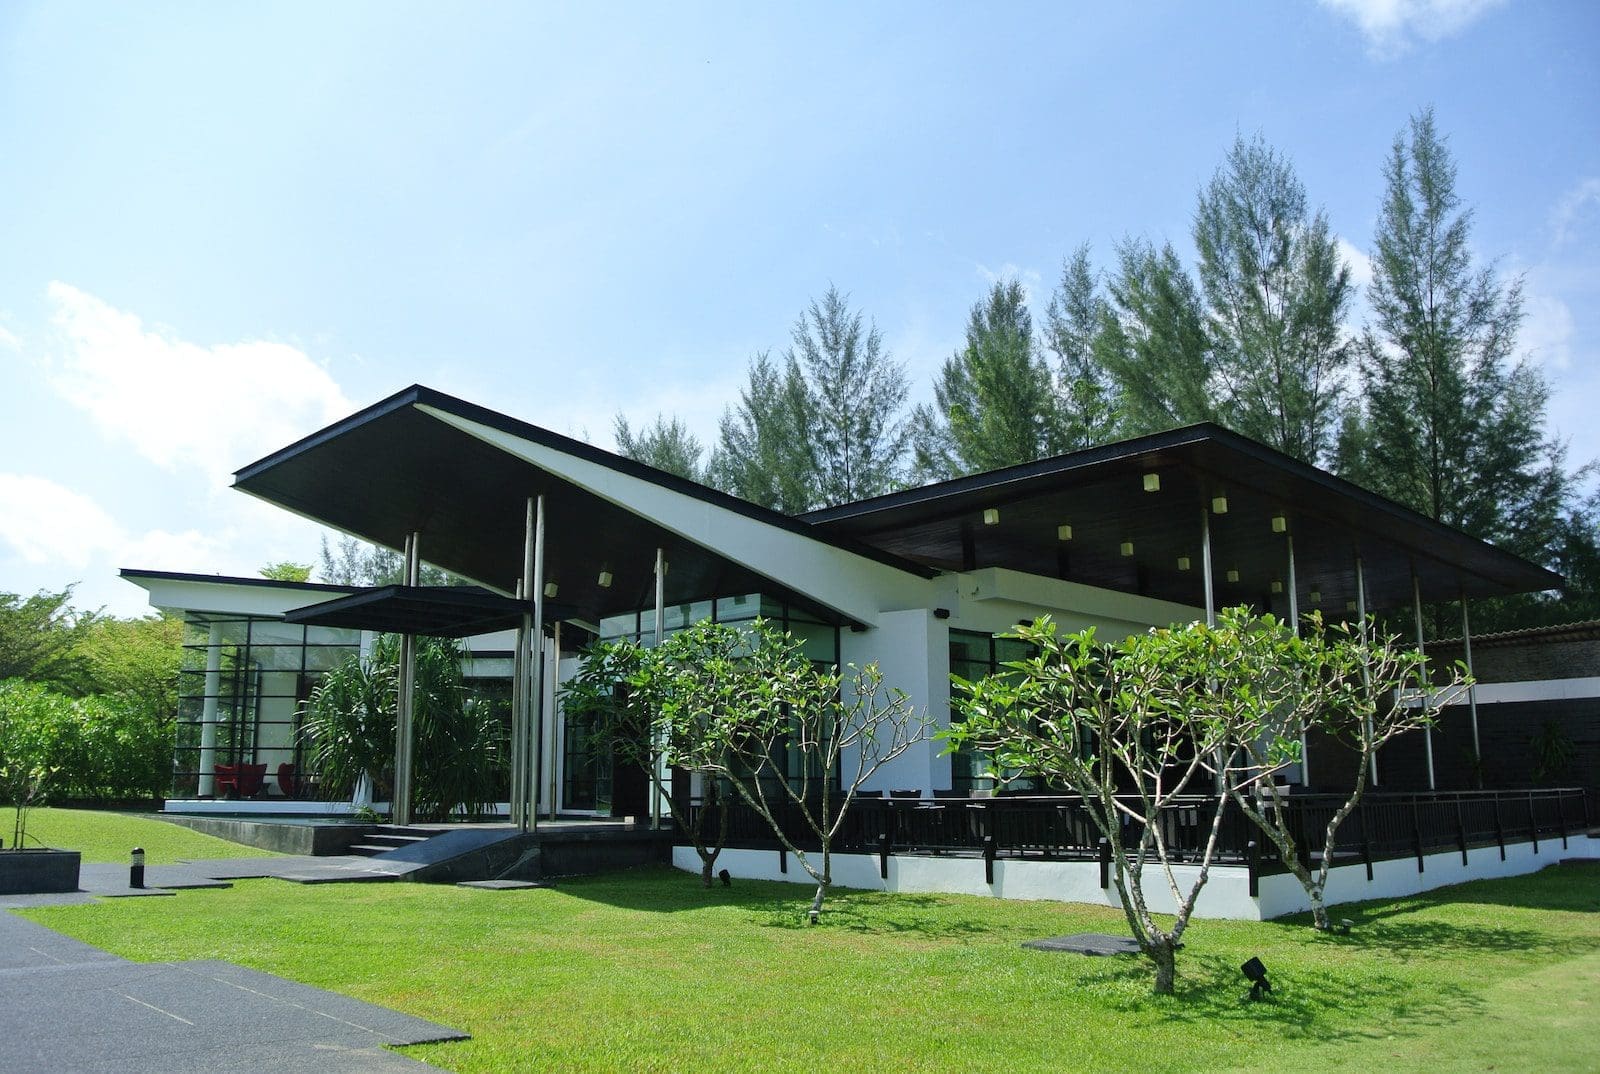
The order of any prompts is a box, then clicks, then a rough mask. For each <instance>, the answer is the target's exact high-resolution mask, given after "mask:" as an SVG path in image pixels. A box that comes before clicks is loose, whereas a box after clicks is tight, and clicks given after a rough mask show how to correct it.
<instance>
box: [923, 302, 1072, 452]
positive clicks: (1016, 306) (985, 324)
mask: <svg viewBox="0 0 1600 1074" xmlns="http://www.w3.org/2000/svg"><path fill="white" fill-rule="evenodd" d="M933 392H934V405H933V406H932V407H929V406H926V405H923V406H919V407H918V408H917V411H916V414H915V415H914V416H913V419H912V421H913V423H914V424H915V426H916V428H917V436H916V472H917V475H918V476H919V477H921V478H923V479H925V480H940V479H943V478H948V477H956V476H958V475H961V474H970V473H977V472H980V471H984V470H994V469H998V468H999V467H1002V466H1011V465H1014V464H1016V463H1023V462H1031V461H1033V460H1034V459H1037V458H1040V457H1042V456H1044V455H1047V454H1049V453H1050V451H1051V449H1052V448H1053V447H1054V445H1055V442H1056V439H1057V436H1058V432H1057V430H1058V429H1059V421H1060V419H1059V417H1058V415H1057V409H1056V399H1055V393H1054V391H1053V390H1052V386H1051V378H1050V370H1049V368H1048V367H1047V366H1046V365H1045V363H1044V360H1043V359H1042V358H1041V357H1040V356H1039V351H1038V347H1037V345H1036V343H1035V341H1034V336H1033V315H1032V314H1030V313H1029V312H1028V305H1027V300H1026V295H1025V293H1024V292H1023V289H1022V285H1021V284H1020V283H1018V282H1017V281H1016V280H1007V281H1000V282H998V283H996V284H995V285H994V286H993V287H991V288H990V290H989V294H988V297H987V298H985V299H984V300H983V301H981V302H979V303H977V304H976V305H974V306H973V307H972V313H971V315H970V316H969V317H968V319H967V339H966V345H965V346H963V347H962V349H961V350H959V351H957V352H956V353H955V354H953V355H951V356H950V357H949V358H948V359H946V360H945V363H944V366H943V368H942V369H941V370H940V372H939V377H938V379H937V380H936V381H935V382H934V389H933Z"/></svg>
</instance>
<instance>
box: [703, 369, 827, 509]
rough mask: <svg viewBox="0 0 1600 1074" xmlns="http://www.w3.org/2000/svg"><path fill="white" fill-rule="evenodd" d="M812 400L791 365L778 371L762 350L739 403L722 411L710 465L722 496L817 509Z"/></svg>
mask: <svg viewBox="0 0 1600 1074" xmlns="http://www.w3.org/2000/svg"><path fill="white" fill-rule="evenodd" d="M810 424H811V415H810V400H809V398H808V396H807V392H806V386H805V381H804V380H803V379H802V378H801V377H800V373H799V371H798V370H797V369H795V368H794V367H793V365H792V364H789V365H787V366H786V367H785V368H780V367H778V366H777V365H776V364H774V363H773V361H772V357H771V355H769V354H768V353H767V352H765V351H763V352H762V353H760V354H757V355H756V356H755V357H754V358H752V359H750V379H749V382H748V383H747V384H746V385H745V386H744V388H742V389H740V391H739V402H738V403H737V404H736V405H734V406H731V407H729V408H728V409H727V410H725V411H723V414H722V421H721V423H720V426H719V429H718V438H717V448H716V450H715V451H713V452H712V454H711V461H710V463H709V464H708V466H707V467H706V469H707V472H708V474H707V476H708V478H709V480H710V483H711V484H713V485H715V486H716V487H717V488H719V489H722V490H723V491H724V492H730V493H732V494H733V495H735V496H739V497H741V498H743V499H746V500H749V501H750V502H751V503H755V504H760V505H761V506H762V507H770V508H772V509H773V510H776V511H783V512H785V513H786V514H798V513H799V512H801V511H806V510H809V509H810V508H812V507H813V506H815V505H816V471H817V464H816V456H815V455H814V453H813V452H812V450H811V439H810Z"/></svg>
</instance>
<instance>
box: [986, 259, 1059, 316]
mask: <svg viewBox="0 0 1600 1074" xmlns="http://www.w3.org/2000/svg"><path fill="white" fill-rule="evenodd" d="M974 267H975V268H976V269H977V270H978V277H979V278H980V279H982V280H983V281H984V282H985V283H987V284H989V286H991V287H993V286H994V285H995V284H997V283H1002V282H1006V283H1009V282H1010V281H1012V280H1016V281H1017V282H1018V283H1020V284H1021V285H1022V300H1023V301H1024V302H1026V303H1027V304H1028V308H1029V309H1030V310H1032V311H1033V315H1034V316H1035V317H1037V316H1038V315H1039V313H1040V310H1041V309H1042V308H1043V307H1041V306H1040V305H1039V296H1040V295H1042V294H1043V293H1044V277H1043V276H1042V275H1040V274H1039V272H1038V271H1037V270H1035V269H1025V268H1023V267H1021V266H1020V265H1014V264H1012V263H1011V262H1010V261H1007V262H1006V263H1005V264H1003V265H1001V266H1000V267H999V268H998V269H992V268H990V267H989V266H988V265H984V264H979V265H976V266H974Z"/></svg>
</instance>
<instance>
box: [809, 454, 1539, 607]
mask: <svg viewBox="0 0 1600 1074" xmlns="http://www.w3.org/2000/svg"><path fill="white" fill-rule="evenodd" d="M1147 473H1154V474H1156V475H1158V477H1159V479H1160V489H1159V491H1157V492H1146V491H1145V489H1144V482H1143V475H1145V474H1147ZM1216 496H1225V497H1226V498H1227V501H1228V509H1227V512H1226V513H1225V514H1221V515H1213V516H1212V517H1211V519H1210V526H1211V536H1212V555H1213V563H1214V565H1215V569H1216V576H1215V577H1216V580H1215V586H1216V593H1217V601H1218V603H1219V605H1224V606H1225V605H1230V604H1235V603H1253V604H1257V605H1259V606H1263V607H1273V606H1280V607H1281V606H1282V605H1283V604H1284V603H1285V598H1284V597H1283V596H1276V597H1275V596H1274V594H1273V593H1272V583H1273V582H1275V581H1277V582H1282V583H1285V584H1286V581H1287V580H1286V568H1287V558H1288V557H1287V548H1286V543H1285V536H1287V535H1292V536H1293V538H1294V552H1295V565H1296V579H1297V582H1298V586H1297V589H1298V590H1299V593H1300V608H1301V611H1302V612H1309V611H1311V610H1313V608H1314V607H1315V608H1320V609H1323V610H1327V611H1330V612H1333V613H1340V614H1342V613H1343V611H1344V609H1345V605H1346V602H1347V601H1353V600H1355V598H1356V582H1355V557H1356V556H1357V555H1360V556H1361V560H1362V575H1363V579H1364V582H1365V586H1366V591H1367V603H1368V607H1369V608H1372V609H1383V608H1389V607H1399V606H1402V605H1406V604H1409V603H1410V602H1411V599H1412V571H1413V570H1415V572H1416V576H1417V579H1418V582H1419V584H1420V588H1421V592H1422V598H1423V600H1425V601H1445V600H1455V599H1456V598H1457V597H1458V596H1460V595H1461V594H1462V593H1465V594H1466V595H1467V596H1469V597H1490V596H1505V595H1509V594H1513V593H1528V592H1537V591H1541V590H1548V589H1552V588H1556V587H1559V586H1560V585H1562V579H1561V577H1560V575H1557V574H1555V573H1554V572H1551V571H1548V570H1546V569H1544V568H1543V567H1540V566H1537V565H1535V564H1533V563H1529V562H1528V561H1527V560H1524V559H1522V558H1521V557H1519V556H1516V555H1513V554H1511V553H1509V552H1505V551H1502V550H1500V549H1498V548H1495V547H1494V546H1492V545H1489V544H1487V543H1485V542H1483V541H1480V540H1478V539H1476V538H1473V537H1469V536H1468V535H1466V534H1464V533H1462V532H1460V531H1459V530H1455V529H1452V528H1451V527H1449V526H1445V525H1442V524H1441V523H1438V522H1435V521H1434V520H1432V519H1430V518H1427V517H1425V516H1423V515H1421V514H1418V513H1417V512H1415V511H1412V510H1409V509H1408V508H1405V507H1402V506H1400V505H1399V504H1396V503H1394V502H1392V501H1390V500H1387V499H1385V498H1383V497H1381V496H1377V495H1375V494H1373V493H1370V492H1368V491H1366V490H1364V489H1362V488H1360V487H1358V486H1356V485H1353V484H1351V483H1350V482H1348V481H1345V480H1343V479H1341V478H1338V477H1335V476H1334V475H1332V474H1330V473H1327V472H1326V471H1323V470H1319V469H1317V468H1315V467H1312V466H1307V465H1306V464H1304V463H1301V462H1298V461H1296V460H1294V459H1291V458H1289V457H1288V456H1286V455H1283V454H1282V453H1280V452H1277V451H1274V450H1272V449H1271V448H1268V447H1265V446H1264V445H1261V444H1258V443H1256V442H1255V441H1252V440H1249V439H1247V438H1245V437H1242V436H1239V435H1237V434H1235V433H1232V432H1229V431H1228V430H1226V429H1223V428H1221V427H1220V426H1217V425H1212V424H1202V425H1196V426H1190V427H1187V428H1183V429H1175V430H1172V431H1170V432H1165V433H1158V434H1155V435H1151V436H1145V437H1140V438H1137V439H1134V440H1128V441H1123V442H1121V443H1116V444H1108V445H1105V446H1104V447H1099V448H1092V449H1089V450H1087V451H1080V452H1075V453H1073V454H1070V455H1062V456H1057V457H1055V458H1050V459H1042V460H1039V461H1038V462H1033V463H1027V464H1025V465H1022V466H1014V467H1010V468H1008V469H1004V470H998V471H993V472H990V473H986V474H975V475H972V476H970V477H964V478H957V479H955V480H953V481H946V482H941V483H939V484H936V485H929V486H925V487H922V488H917V489H910V490H907V491H905V492H899V493H891V494H889V495H887V496H880V497H876V498H874V499H871V500H863V501H861V502H859V503H853V504H845V505H842V506H840V507H834V508H827V509H824V510H821V511H814V512H812V513H810V514H807V515H803V516H801V517H802V518H804V519H805V520H806V521H809V522H811V523H813V524H814V525H816V526H817V527H818V528H819V529H823V530H827V531H829V532H831V533H833V534H835V535H837V536H848V537H852V538H855V539H856V540H860V541H865V542H869V543H872V544H875V545H877V546H879V547H881V548H883V549H884V550H885V551H889V552H893V553H895V554H896V555H899V556H903V557H905V558H908V559H913V560H915V561H917V562H921V563H925V564H930V565H934V566H938V567H941V568H943V569H947V570H963V569H971V568H973V567H984V566H1004V567H1010V568H1013V569H1017V570H1023V571H1028V572H1031V573H1036V574H1044V575H1050V576H1058V577H1065V578H1067V579H1069V580H1072V581H1077V582H1082V583H1085V584H1088V585H1094V586H1100V587H1104V588H1108V589H1116V590H1121V591H1125V592H1139V593H1143V594H1145V595H1148V596H1154V597H1160V598H1163V599H1167V600H1174V601H1178V602H1181V603H1185V604H1190V605H1199V604H1200V603H1202V601H1203V591H1202V588H1201V586H1202V582H1201V580H1200V572H1201V566H1200V544H1201V511H1202V510H1203V509H1204V508H1205V505H1207V504H1209V503H1210V502H1211V500H1212V498H1213V497H1216ZM988 508H994V509H996V510H997V511H998V513H999V520H998V522H997V523H995V524H994V525H985V524H984V521H983V513H984V511H985V509H988ZM1274 516H1281V517H1282V518H1283V519H1284V523H1283V524H1284V525H1285V527H1286V530H1287V534H1285V533H1280V532H1276V531H1275V530H1274V523H1273V518H1274ZM1061 525H1070V526H1071V527H1072V538H1071V540H1070V541H1060V540H1058V538H1057V527H1058V526H1061ZM1130 541H1131V542H1132V543H1133V553H1134V554H1133V555H1131V556H1125V555H1123V554H1122V551H1123V549H1122V545H1123V543H1124V542H1130ZM1180 556H1186V557H1188V558H1189V560H1190V563H1189V570H1188V571H1186V572H1185V571H1181V570H1179V569H1178V559H1179V557H1180ZM1230 571H1235V572H1237V581H1230V580H1229V578H1228V572H1230ZM1312 590H1317V591H1319V593H1320V596H1321V602H1320V603H1319V604H1316V605H1314V606H1313V605H1312V604H1311V603H1310V602H1309V601H1308V595H1309V594H1310V592H1311V591H1312Z"/></svg>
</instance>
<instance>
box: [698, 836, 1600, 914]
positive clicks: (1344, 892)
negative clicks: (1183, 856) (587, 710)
mask: <svg viewBox="0 0 1600 1074" xmlns="http://www.w3.org/2000/svg"><path fill="white" fill-rule="evenodd" d="M691 853H692V851H691ZM1594 857H1600V839H1591V838H1589V837H1588V836H1586V835H1577V836H1568V837H1567V846H1566V848H1565V849H1563V848H1562V846H1561V837H1560V836H1556V837H1555V838H1552V839H1540V840H1539V849H1538V850H1537V851H1535V850H1534V849H1533V844H1532V843H1510V844H1507V846H1506V860H1505V861H1501V860H1500V848H1499V847H1473V848H1472V849H1470V850H1468V851H1467V864H1466V865H1462V864H1461V852H1460V851H1459V850H1450V851H1444V852H1442V853H1437V854H1424V855H1423V856H1422V863H1423V871H1422V872H1420V873H1419V872H1417V859H1416V858H1396V859H1393V860H1390V861H1375V862H1373V863H1372V880H1371V882H1370V883H1369V882H1368V880H1367V867H1366V866H1365V865H1361V864H1359V863H1358V864H1356V865H1341V866H1339V867H1338V868H1336V869H1333V870H1331V871H1330V872H1329V874H1328V887H1327V890H1326V892H1325V898H1326V901H1327V903H1328V905H1329V906H1334V905H1336V904H1338V903H1342V902H1361V901H1362V900H1365V899H1393V898H1398V897H1399V896H1402V895H1415V894H1417V893H1418V892H1420V891H1432V890H1433V889H1434V888H1442V887H1448V886H1449V885H1451V884H1463V883H1466V882H1467V881H1468V880H1487V879H1489V878H1491V877H1497V876H1523V875H1525V874H1527V873H1536V872H1538V871H1539V870H1540V869H1543V868H1544V867H1545V866H1547V865H1555V864H1556V863H1558V862H1560V861H1563V860H1565V859H1567V858H1594ZM1260 903H1261V916H1262V918H1263V919H1266V918H1273V917H1282V916H1283V915H1285V914H1297V913H1301V912H1303V911H1306V910H1309V909H1311V903H1310V901H1309V900H1308V899H1307V898H1306V892H1305V889H1304V888H1302V887H1301V886H1300V881H1298V880H1296V879H1295V878H1294V877H1293V876H1291V875H1289V874H1287V873H1285V874H1283V875H1281V876H1264V877H1262V878H1261V898H1260Z"/></svg>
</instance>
